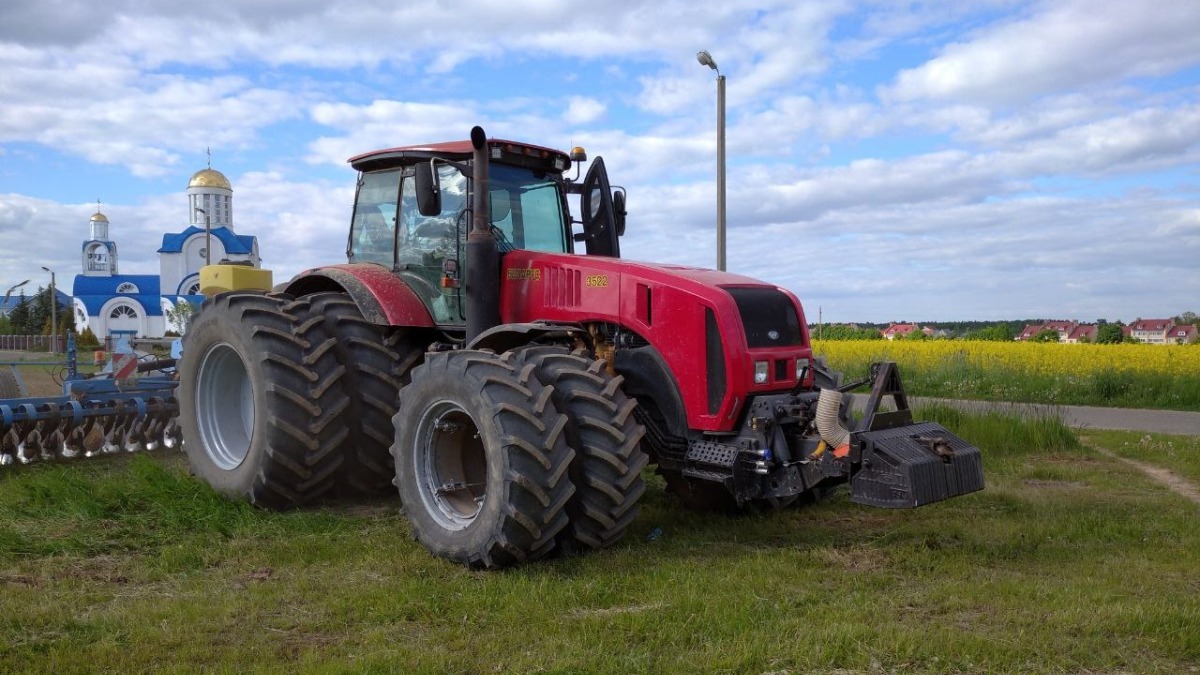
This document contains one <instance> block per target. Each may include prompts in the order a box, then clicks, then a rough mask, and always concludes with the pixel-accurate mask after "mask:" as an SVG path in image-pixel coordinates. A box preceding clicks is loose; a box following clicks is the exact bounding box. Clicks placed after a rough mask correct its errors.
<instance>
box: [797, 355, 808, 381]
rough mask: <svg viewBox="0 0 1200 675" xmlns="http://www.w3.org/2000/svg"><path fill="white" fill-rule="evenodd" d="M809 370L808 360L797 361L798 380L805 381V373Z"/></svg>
mask: <svg viewBox="0 0 1200 675" xmlns="http://www.w3.org/2000/svg"><path fill="white" fill-rule="evenodd" d="M807 370H808V359H796V379H797V380H803V379H804V374H805V371H807Z"/></svg>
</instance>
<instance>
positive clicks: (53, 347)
mask: <svg viewBox="0 0 1200 675" xmlns="http://www.w3.org/2000/svg"><path fill="white" fill-rule="evenodd" d="M42 269H44V270H46V271H47V272H49V273H50V353H51V354H57V353H58V290H57V289H56V288H55V287H54V270H52V269H50V268H49V267H46V266H45V265H42Z"/></svg>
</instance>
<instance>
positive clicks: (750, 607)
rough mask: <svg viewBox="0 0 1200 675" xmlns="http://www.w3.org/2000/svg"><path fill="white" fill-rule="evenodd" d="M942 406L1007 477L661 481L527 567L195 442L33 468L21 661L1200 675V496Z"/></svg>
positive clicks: (13, 531) (1, 621) (8, 650)
mask: <svg viewBox="0 0 1200 675" xmlns="http://www.w3.org/2000/svg"><path fill="white" fill-rule="evenodd" d="M928 414H932V415H934V416H936V417H939V418H941V419H943V420H944V421H945V422H946V423H947V424H948V425H949V426H951V427H953V428H956V429H957V430H958V431H959V433H960V435H962V436H964V437H966V438H970V439H972V440H973V441H975V442H976V443H977V444H978V445H980V446H981V448H983V450H984V452H985V463H986V466H987V472H988V487H987V489H986V490H985V491H984V492H981V493H976V494H973V495H969V496H966V497H963V498H960V499H957V500H953V501H949V502H945V503H942V504H937V505H932V506H928V507H925V508H922V509H918V510H915V511H882V510H876V509H870V508H866V507H860V506H857V505H854V504H851V503H850V502H849V501H848V500H847V498H846V497H845V495H844V494H838V495H837V496H835V497H833V498H832V499H831V500H829V501H827V502H824V503H822V504H819V505H816V506H812V507H806V508H802V509H796V510H789V511H785V512H782V513H775V514H766V515H747V516H740V517H735V516H721V515H709V514H695V513H690V512H686V511H682V510H680V509H679V508H677V507H676V506H675V504H674V503H673V502H672V501H671V499H670V498H669V497H668V496H667V495H665V494H663V492H662V489H661V484H660V483H658V482H654V483H653V484H652V486H651V489H650V490H649V492H648V494H647V496H646V498H645V502H644V508H643V513H642V516H641V518H640V519H639V520H638V521H637V522H636V523H635V525H634V527H633V529H632V532H631V533H630V536H629V537H628V538H627V541H625V542H623V543H622V544H621V545H619V546H618V547H616V548H615V549H612V550H609V551H606V552H603V553H600V554H596V555H589V556H583V557H578V558H567V559H559V560H552V561H548V562H544V563H539V564H535V565H531V566H527V567H524V568H519V569H516V570H512V571H507V572H501V573H480V572H472V571H469V570H466V569H463V568H461V567H458V566H455V565H451V564H448V563H445V562H442V561H440V560H435V559H433V558H431V557H430V556H429V555H428V554H427V553H426V552H425V551H424V550H423V549H422V548H421V547H420V546H419V545H417V544H416V543H415V542H413V541H412V540H411V539H410V537H409V529H408V525H407V522H406V521H405V519H404V517H403V515H401V514H400V513H399V512H398V507H399V505H398V504H397V503H396V502H394V501H389V500H384V501H382V502H378V503H372V504H358V505H342V506H336V507H328V508H324V509H316V510H311V511H304V512H298V513H287V514H276V513H266V512H261V511H256V510H254V509H252V508H249V507H247V506H245V505H243V504H238V503H233V502H228V501H225V500H223V499H220V498H218V497H216V496H214V495H213V494H212V493H211V492H210V491H209V490H208V489H207V488H205V487H204V486H202V485H201V484H199V483H198V482H196V481H194V480H192V479H190V478H189V477H188V476H187V474H186V470H185V468H184V463H183V462H182V459H181V458H180V457H179V456H178V455H172V456H164V455H158V456H134V457H120V458H115V459H114V460H111V461H85V462H79V463H76V464H74V465H70V466H61V465H59V466H53V465H42V466H39V465H30V466H26V467H9V470H5V471H3V472H0V671H54V672H57V673H62V672H84V671H95V670H110V671H114V672H116V671H119V672H125V671H139V670H151V669H153V670H164V671H168V672H171V671H174V672H193V671H195V670H199V669H205V670H223V671H233V672H240V671H246V670H265V671H273V672H294V671H297V670H299V671H305V672H307V671H324V672H343V671H355V672H358V671H368V672H370V671H397V670H399V671H408V672H411V671H425V672H428V671H453V672H485V671H486V672H530V671H559V672H564V671H566V672H578V671H589V672H614V673H626V672H647V671H650V672H654V671H659V672H663V671H671V672H734V673H745V672H774V673H782V672H796V673H799V672H814V671H817V672H820V671H839V672H847V671H850V672H860V671H869V672H883V671H889V672H890V671H897V672H922V673H924V672H1014V671H1033V672H1063V671H1070V672H1114V671H1137V672H1155V671H1159V672H1188V671H1191V672H1195V671H1196V670H1197V668H1200V577H1198V576H1197V575H1196V572H1195V570H1196V569H1197V568H1198V566H1200V530H1198V529H1197V528H1196V527H1195V518H1196V515H1197V514H1196V510H1197V507H1196V505H1194V504H1192V503H1190V502H1188V501H1186V500H1183V499H1181V498H1179V497H1177V496H1176V495H1174V494H1173V493H1170V492H1168V491H1166V490H1165V489H1163V488H1162V487H1161V486H1159V485H1158V484H1157V483H1154V482H1153V481H1151V480H1149V479H1147V478H1146V477H1144V475H1142V474H1141V473H1140V472H1138V471H1137V470H1136V469H1132V468H1130V467H1128V466H1126V465H1125V464H1122V463H1120V462H1118V461H1116V460H1113V459H1110V458H1107V457H1105V456H1103V455H1100V454H1098V453H1096V452H1093V451H1092V450H1090V449H1087V448H1086V447H1083V446H1081V445H1079V444H1078V442H1077V441H1076V440H1075V438H1074V437H1073V436H1072V435H1071V434H1070V433H1069V432H1068V431H1067V430H1066V429H1064V428H1063V427H1061V426H1060V425H1058V424H1057V423H1055V422H1050V421H1045V420H1040V421H1037V420H1035V421H1033V422H1027V423H1026V422H1018V421H1016V420H1013V419H1010V418H1005V417H998V416H987V417H964V416H962V415H961V414H959V413H956V412H954V411H950V410H935V411H932V413H927V415H926V416H928ZM1146 459H1147V461H1151V460H1153V459H1154V456H1147V457H1146ZM659 533H661V536H658V535H659Z"/></svg>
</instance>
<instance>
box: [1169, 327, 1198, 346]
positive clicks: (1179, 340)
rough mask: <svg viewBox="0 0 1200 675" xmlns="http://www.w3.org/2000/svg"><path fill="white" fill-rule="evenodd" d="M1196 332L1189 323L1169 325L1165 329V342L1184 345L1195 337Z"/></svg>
mask: <svg viewBox="0 0 1200 675" xmlns="http://www.w3.org/2000/svg"><path fill="white" fill-rule="evenodd" d="M1198 332H1200V331H1197V329H1196V327H1195V326H1194V325H1192V324H1190V323H1185V324H1180V325H1178V326H1171V328H1170V329H1169V330H1168V331H1167V344H1176V345H1186V344H1188V343H1190V342H1191V341H1192V340H1195V339H1196V335H1197V333H1198Z"/></svg>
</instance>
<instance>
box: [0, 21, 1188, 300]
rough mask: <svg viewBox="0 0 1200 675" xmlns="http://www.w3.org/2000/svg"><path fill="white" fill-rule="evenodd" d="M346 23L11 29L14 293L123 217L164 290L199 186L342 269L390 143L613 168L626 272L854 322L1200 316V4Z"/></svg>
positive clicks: (280, 252) (120, 228) (6, 37)
mask: <svg viewBox="0 0 1200 675" xmlns="http://www.w3.org/2000/svg"><path fill="white" fill-rule="evenodd" d="M594 4H595V6H596V8H595V9H592V8H584V7H583V6H581V5H580V4H579V3H565V2H537V1H534V0H513V1H510V2H504V3H498V2H497V3H492V2H475V3H468V2H448V1H445V0H443V1H440V2H433V1H420V0H418V1H412V2H403V3H397V2H394V1H393V0H389V1H386V2H378V1H372V0H364V1H360V2H356V3H353V4H349V3H334V2H329V1H328V0H281V1H279V2H271V3H263V2H249V1H247V2H238V1H231V2H225V3H208V4H204V3H190V2H182V1H180V0H158V1H155V0H110V1H109V2H106V3H91V2H83V1H79V2H76V1H75V0H57V1H55V2H34V1H32V0H17V1H16V2H7V3H4V4H3V6H2V7H0V287H3V288H7V287H8V286H10V285H12V284H15V283H17V282H19V281H21V280H23V279H26V278H32V279H34V281H33V282H31V285H34V284H38V283H42V284H45V283H47V282H48V279H46V278H45V277H46V276H47V275H46V274H45V273H44V272H42V271H41V270H40V267H41V266H42V265H46V266H48V267H51V268H53V269H55V270H56V271H57V272H58V274H59V281H60V284H64V285H65V283H64V280H69V278H70V277H71V276H72V275H73V274H75V273H77V272H78V271H79V268H80V260H79V244H80V243H81V242H82V241H83V240H84V239H85V238H86V235H87V223H88V218H89V217H90V215H91V214H92V213H93V212H94V211H95V208H96V200H97V199H100V200H101V202H102V206H101V208H102V210H103V211H104V213H105V214H106V215H107V216H108V217H109V219H110V221H111V223H112V226H111V236H112V238H113V239H114V240H116V242H117V244H118V247H119V251H120V256H121V271H122V272H126V273H134V274H145V273H155V272H156V271H157V269H158V263H157V257H156V254H155V251H156V249H157V248H158V246H159V245H160V243H161V239H162V234H163V233H164V232H174V231H179V230H182V229H183V227H184V226H185V225H186V222H187V213H186V203H185V201H184V199H183V194H184V189H185V187H186V185H187V181H188V178H189V177H190V176H191V175H192V173H193V172H195V171H197V170H199V169H201V168H204V166H205V163H206V154H205V151H206V148H211V149H212V165H213V168H216V169H218V170H220V171H222V172H223V173H225V175H226V176H228V177H229V179H230V180H231V182H232V183H233V188H234V221H235V225H236V228H237V230H238V231H239V232H240V233H249V234H256V235H257V236H258V237H259V241H260V248H261V252H262V256H263V259H264V264H265V265H266V266H268V267H270V268H272V269H273V270H274V271H275V274H276V277H277V279H278V278H286V277H290V276H291V275H293V274H296V273H297V272H299V271H301V270H303V269H306V268H308V267H312V266H317V265H320V264H323V263H334V262H342V261H343V260H344V253H343V249H344V243H345V234H346V228H347V223H348V220H349V210H350V203H351V200H352V198H353V193H352V186H353V183H354V174H353V173H352V172H351V171H350V169H349V168H348V167H347V165H346V164H345V160H346V158H348V157H350V156H352V155H355V154H358V153H361V152H364V151H367V150H371V149H376V148H381V147H391V146H396V145H402V144H407V143H417V142H429V141H438V140H450V139H455V138H462V137H465V136H466V134H467V132H468V130H469V129H470V128H471V126H473V125H475V124H481V125H483V126H484V127H485V128H486V129H487V130H488V132H489V133H490V134H492V135H493V136H499V137H505V138H516V139H521V140H528V141H531V142H534V143H538V144H541V145H549V146H553V147H559V148H563V149H569V148H570V147H571V146H573V145H584V146H585V147H587V149H588V151H589V153H590V154H591V155H592V156H595V155H603V156H604V157H605V161H606V164H607V165H608V167H609V172H610V174H611V176H612V178H613V181H614V182H615V183H617V184H620V185H623V186H625V187H626V188H627V190H628V193H629V211H630V222H629V228H628V231H627V234H626V237H625V240H624V241H623V243H622V250H623V253H624V255H625V257H628V258H635V259H640V260H660V261H663V262H671V263H682V264H690V265H698V266H713V265H714V264H715V236H714V222H715V192H714V190H715V167H716V164H715V154H716V153H715V118H716V114H715V90H716V85H715V79H714V73H713V72H712V71H710V70H709V69H707V68H705V67H702V66H700V65H699V64H698V63H697V62H696V59H695V54H696V52H697V51H698V50H700V49H706V50H708V51H709V52H711V53H712V55H713V58H714V59H715V60H716V61H717V63H718V64H719V65H720V67H721V72H722V73H723V74H725V75H726V77H727V78H728V79H727V86H728V113H727V115H728V139H729V140H728V155H729V178H728V199H729V209H728V211H729V237H728V268H729V269H730V270H731V271H734V272H738V273H742V274H747V275H750V276H755V277H758V278H762V279H765V280H767V281H770V282H773V283H776V284H779V285H781V286H785V287H787V288H789V289H791V290H793V291H794V292H796V293H797V294H798V295H799V296H800V298H801V300H803V301H804V303H805V306H806V308H807V311H808V314H809V318H810V320H816V317H817V314H818V308H819V310H820V313H821V314H822V316H823V317H824V318H825V319H826V320H833V321H855V320H857V321H877V322H882V321H891V320H909V321H930V322H936V321H938V320H960V319H961V320H969V319H979V320H987V319H1001V318H1025V317H1043V318H1075V319H1082V320H1089V321H1090V320H1095V319H1097V318H1107V319H1121V320H1125V321H1130V320H1133V319H1134V318H1137V317H1163V316H1171V315H1175V314H1179V313H1181V312H1183V311H1187V310H1191V311H1200V203H1198V197H1200V173H1198V171H1197V167H1198V166H1200V163H1198V162H1197V156H1198V155H1200V3H1197V2H1195V1H1194V0H1167V1H1164V2H1159V3H1155V4H1154V10H1153V11H1147V10H1146V8H1145V6H1144V5H1142V4H1141V3H1132V2H1128V1H1127V0H1121V1H1117V0H1089V1H1083V0H1062V1H1047V2H1019V1H1010V0H994V1H977V2H970V3H963V2H957V1H944V2H943V1H934V2H913V3H896V2H882V1H880V2H851V1H843V2H839V1H828V0H826V1H822V2H795V1H794V0H793V1H779V2H740V1H737V0H732V1H726V2H720V3H715V2H696V1H692V2H670V1H668V2H637V1H633V0H615V1H612V2H608V3H594Z"/></svg>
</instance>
